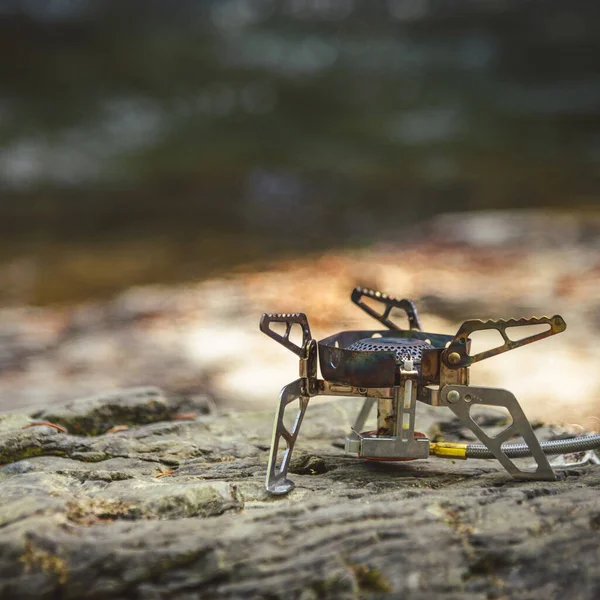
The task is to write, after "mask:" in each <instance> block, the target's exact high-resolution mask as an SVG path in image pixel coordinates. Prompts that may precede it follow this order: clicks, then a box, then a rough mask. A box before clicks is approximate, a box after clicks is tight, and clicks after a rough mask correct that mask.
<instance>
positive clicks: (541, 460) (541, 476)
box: [440, 385, 556, 481]
mask: <svg viewBox="0 0 600 600" xmlns="http://www.w3.org/2000/svg"><path fill="white" fill-rule="evenodd" d="M440 399H441V404H444V405H446V406H448V408H450V410H451V411H452V412H453V413H454V414H455V415H456V416H457V417H458V418H459V419H460V420H461V422H462V423H463V425H466V426H467V427H468V428H469V429H470V430H471V431H472V432H473V433H474V434H475V435H476V436H477V437H478V438H479V440H480V441H481V442H482V443H483V444H484V445H485V446H486V447H487V448H488V449H489V450H490V452H492V453H493V455H494V456H495V457H496V458H497V459H498V461H500V463H501V464H502V466H503V467H504V468H505V469H506V470H507V471H508V472H509V473H510V474H511V475H512V476H513V477H514V478H515V479H538V480H543V481H554V480H555V479H556V476H555V475H554V471H553V470H552V467H551V466H550V463H549V462H548V457H547V456H546V455H545V454H544V452H543V451H542V448H541V446H540V443H539V441H538V439H537V437H536V436H535V433H533V429H532V428H531V425H530V423H529V421H528V420H527V417H526V416H525V413H524V412H523V409H522V408H521V405H520V404H519V402H518V400H517V399H516V398H515V396H514V395H513V394H511V393H510V392H509V391H508V390H502V389H497V388H485V387H471V386H466V385H447V386H444V388H443V389H442V390H441V392H440ZM475 405H482V406H502V407H504V408H506V409H507V410H508V412H509V413H510V416H511V418H512V420H513V422H512V425H510V426H509V427H508V428H507V429H505V430H504V431H502V432H501V433H499V434H498V435H497V436H496V437H494V438H491V437H489V436H488V435H487V434H486V433H485V432H484V431H483V430H482V429H481V427H479V425H477V423H475V421H473V419H472V418H471V414H470V409H471V406H475ZM515 435H520V436H521V437H522V438H523V440H524V441H525V443H526V444H527V446H529V449H530V450H531V454H532V456H533V458H534V460H535V462H536V463H537V469H536V470H535V471H533V472H530V471H523V470H521V469H519V468H518V467H517V466H516V465H515V464H514V463H513V462H512V460H510V459H509V458H508V456H506V454H504V452H503V451H502V443H503V442H506V441H507V440H508V439H510V438H511V437H513V436H515Z"/></svg>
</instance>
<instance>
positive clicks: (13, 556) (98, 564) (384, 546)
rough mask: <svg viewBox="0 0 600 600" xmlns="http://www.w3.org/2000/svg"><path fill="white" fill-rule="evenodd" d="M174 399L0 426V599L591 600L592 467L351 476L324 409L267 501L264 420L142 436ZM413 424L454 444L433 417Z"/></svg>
mask: <svg viewBox="0 0 600 600" xmlns="http://www.w3.org/2000/svg"><path fill="white" fill-rule="evenodd" d="M102 399H104V400H102ZM179 402H181V400H180V399H179V400H178V399H170V398H168V397H166V396H165V395H164V394H162V393H161V392H160V391H159V390H153V391H152V393H148V394H146V393H141V392H140V390H139V389H137V390H133V391H127V390H122V391H120V392H119V393H118V394H116V395H115V394H109V395H102V396H99V397H95V398H91V399H87V400H82V401H77V402H75V403H72V404H71V405H69V406H64V407H53V408H52V414H50V413H45V414H44V415H43V416H44V420H47V421H51V420H50V418H49V417H50V416H53V417H55V418H56V420H59V421H60V423H61V424H62V425H63V426H64V427H65V428H66V429H67V430H68V431H69V432H68V433H63V432H62V431H60V430H59V429H56V428H55V427H52V426H50V425H38V426H32V427H26V428H25V429H23V427H24V426H27V425H29V424H31V423H32V422H36V421H37V420H38V419H39V418H40V417H41V416H42V415H39V414H37V415H35V416H33V415H32V417H28V416H26V415H3V416H2V419H1V420H0V452H2V457H3V458H2V461H3V462H5V463H7V464H5V465H4V466H3V467H2V468H1V469H0V489H1V492H2V503H1V505H0V597H2V598H15V599H18V598H53V599H54V598H73V599H75V598H89V599H103V598H123V599H125V598H151V599H152V598H177V599H182V600H183V599H188V598H189V599H191V598H214V597H219V598H286V599H287V598H298V599H302V600H308V599H317V598H332V599H333V598H381V597H396V598H416V599H426V598H435V597H444V598H446V599H448V598H450V599H452V598H468V599H487V598H523V599H529V598H531V599H534V598H540V597H547V598H558V597H567V598H590V599H592V598H597V597H599V595H600V568H599V567H598V562H599V558H600V498H599V495H598V488H599V487H600V468H599V467H598V466H586V467H576V468H573V467H572V468H569V469H567V470H565V471H563V472H562V474H561V477H560V479H559V480H558V481H556V482H553V483H548V482H516V481H513V480H512V479H511V478H510V477H509V476H508V475H507V474H506V473H504V472H503V471H502V470H501V469H500V468H499V467H498V466H497V465H496V464H495V463H494V462H493V461H459V462H457V463H453V462H452V461H442V460H436V459H432V460H430V461H415V462H409V463H397V464H393V463H368V462H362V461H360V460H358V459H356V458H352V457H348V456H346V455H344V453H343V450H342V449H341V448H340V445H341V443H342V439H343V436H344V434H345V432H346V430H347V429H348V428H349V426H350V423H351V422H352V420H353V418H354V415H355V413H356V411H357V410H358V407H359V404H358V402H357V400H337V401H332V402H330V403H325V404H315V405H313V406H310V407H309V410H308V413H307V416H306V419H305V422H304V424H303V428H302V431H301V434H300V438H299V443H298V446H297V450H298V453H297V455H296V457H295V459H294V461H293V463H292V468H291V470H292V471H293V473H294V474H293V475H292V477H293V479H294V480H295V481H296V484H297V487H296V489H295V490H294V491H293V492H292V493H291V494H289V495H288V496H287V497H278V498H273V497H269V496H267V495H266V493H265V491H264V487H263V485H264V474H265V465H266V459H267V448H268V443H269V438H270V430H271V423H272V414H271V411H268V412H251V413H237V412H231V413H227V414H220V415H218V414H215V413H207V414H198V416H196V418H195V419H193V420H187V419H186V420H164V421H159V422H149V421H153V420H154V419H155V417H157V416H161V418H162V417H165V418H166V419H169V418H171V419H172V418H173V415H175V414H177V413H176V412H174V411H176V410H179V408H178V407H179V406H180V404H178V403H179ZM142 406H147V410H145V409H143V408H142ZM121 409H122V410H121ZM125 414H126V415H127V416H126V417H123V415H125ZM98 415H101V417H99V416H98ZM111 415H113V416H114V419H115V422H114V423H113V422H111V418H112V417H111ZM89 419H91V421H89ZM136 419H139V421H140V422H139V424H136ZM99 422H101V423H102V426H101V427H99V428H98V427H97V426H96V423H99ZM123 422H126V423H127V424H128V429H122V430H119V431H116V432H115V433H100V434H99V435H90V434H93V433H96V432H97V431H107V430H110V429H111V427H109V426H114V425H118V424H120V423H123ZM486 422H487V423H489V424H491V425H494V421H493V418H492V416H489V415H488V416H486ZM89 423H92V425H89ZM418 423H419V428H420V429H422V430H423V431H427V432H428V433H430V435H435V434H437V435H439V432H440V431H442V432H445V433H444V435H446V436H449V437H450V436H451V435H454V436H455V437H456V436H458V435H459V434H460V435H462V434H463V433H464V432H463V433H461V432H459V431H457V428H456V424H455V423H454V422H453V421H452V416H451V414H450V413H449V412H446V411H445V410H444V409H432V408H430V407H426V406H419V421H418ZM76 427H78V428H79V429H78V430H77V432H78V433H81V434H85V435H74V431H72V430H74V429H75V428H76ZM538 431H540V433H541V434H542V435H547V434H548V433H549V430H548V429H543V430H542V429H540V430H538ZM448 432H453V433H452V434H450V433H448Z"/></svg>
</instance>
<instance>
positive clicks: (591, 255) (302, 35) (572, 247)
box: [0, 0, 600, 428]
mask: <svg viewBox="0 0 600 600" xmlns="http://www.w3.org/2000/svg"><path fill="white" fill-rule="evenodd" d="M598 17H600V5H598V3H597V2H596V1H595V0H580V1H578V2H569V1H567V0H528V1H523V0H484V1H477V2H476V1H474V0H452V1H450V0H387V1H383V0H217V1H211V0H197V1H191V0H178V2H176V3H173V2H167V1H166V0H143V1H142V0H94V1H93V2H92V1H90V0H47V1H46V2H38V1H37V0H0V84H1V85H0V304H1V305H2V306H3V307H4V308H3V309H2V310H1V311H0V410H8V409H13V408H18V407H21V408H23V407H31V406H34V405H36V406H37V405H39V404H45V403H48V402H55V401H63V400H65V399H70V398H73V397H76V396H77V395H81V394H87V393H92V392H94V391H100V390H101V389H104V388H107V387H114V386H118V385H133V384H147V383H156V384H158V385H162V386H164V387H166V388H168V389H169V390H172V391H176V392H180V393H186V394H200V393H202V394H208V395H211V396H212V397H214V399H215V400H216V401H217V403H220V404H222V405H224V406H229V405H230V406H236V407H246V406H248V407H256V406H271V405H272V404H274V402H275V396H274V395H273V394H276V392H277V389H278V388H279V387H281V386H282V385H283V384H284V383H286V382H287V380H286V377H287V378H288V379H291V378H293V377H294V376H295V371H296V367H297V365H296V363H295V361H294V357H293V356H292V355H291V354H289V355H288V354H286V352H285V350H283V349H282V348H279V347H274V348H272V346H276V345H275V343H274V342H272V341H270V340H268V339H267V338H264V339H263V338H261V337H260V336H259V334H258V333H257V332H256V329H257V323H258V317H259V314H260V313H261V312H263V311H278V312H282V311H286V310H290V311H292V310H293V311H299V310H302V311H304V312H307V313H308V314H309V318H310V319H311V323H313V329H314V330H315V332H316V333H321V332H323V333H327V334H329V333H333V332H334V331H336V330H338V329H341V328H342V327H346V326H358V325H360V326H363V325H364V326H366V327H370V326H371V325H373V323H374V322H373V323H370V322H369V321H368V318H367V317H365V318H364V319H363V318H362V317H361V315H360V314H358V312H359V311H358V309H355V310H353V309H352V307H351V306H349V301H348V295H349V293H350V290H351V289H352V287H354V285H356V284H366V285H373V286H380V287H384V288H385V289H386V291H388V292H389V293H392V294H394V295H398V296H412V297H413V298H414V299H415V300H417V301H419V304H420V306H421V307H422V312H424V321H425V328H426V329H429V330H430V331H431V330H435V328H437V330H439V331H444V332H449V333H453V332H454V331H455V330H456V328H457V326H458V325H459V324H460V322H461V320H462V319H465V318H474V317H476V318H489V317H492V318H500V317H510V316H524V315H531V314H554V313H556V312H559V311H560V312H562V314H563V316H564V317H565V319H566V320H567V322H568V324H569V330H568V331H567V332H566V333H565V334H563V335H562V336H560V337H559V338H554V339H552V340H548V341H544V342H542V343H540V344H535V345H533V346H532V347H531V348H528V349H521V350H518V351H516V352H514V353H509V354H507V355H505V357H502V358H501V357H498V358H496V359H494V360H493V361H486V362H485V365H486V366H485V367H484V364H483V363H482V366H481V369H482V371H481V376H480V378H479V379H478V380H477V381H478V382H479V383H482V384H485V383H487V384H495V385H502V387H508V388H509V389H511V390H513V391H515V392H517V393H521V395H525V396H526V398H522V400H523V401H524V404H526V405H527V404H528V403H529V405H530V407H531V410H532V411H533V413H534V415H533V416H536V417H538V418H546V419H565V420H567V421H574V420H577V421H578V422H582V423H584V424H585V426H586V427H588V428H590V427H591V428H593V427H595V423H596V422H599V423H600V420H598V417H600V399H597V398H600V375H598V374H597V373H596V371H597V370H598V369H597V366H598V361H600V354H599V353H598V350H597V349H596V347H595V345H594V344H593V339H594V335H597V334H598V330H599V329H600V308H599V302H598V301H599V300H600V283H599V280H600V211H599V199H600V171H599V170H598V161H599V159H600V126H599V125H600V64H599V62H600V61H599V59H598V57H599V56H600V34H598V28H597V23H598V22H599V21H598ZM365 319H366V321H365ZM488 362H489V365H490V366H489V367H487V364H488ZM492 363H494V364H493V365H492ZM486 369H487V370H486ZM557 372H560V373H563V372H564V373H566V374H564V375H560V376H559V375H558V374H557ZM288 374H289V377H288ZM550 407H551V408H550Z"/></svg>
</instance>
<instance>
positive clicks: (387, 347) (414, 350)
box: [348, 337, 433, 364]
mask: <svg viewBox="0 0 600 600" xmlns="http://www.w3.org/2000/svg"><path fill="white" fill-rule="evenodd" d="M432 348H433V345H432V344H430V343H429V342H426V341H424V340H415V339H407V338H386V337H381V338H365V339H362V340H358V342H354V344H352V345H351V346H348V350H361V351H363V352H393V353H394V354H395V355H396V361H397V362H399V363H403V362H404V361H405V360H412V361H413V363H415V364H420V363H421V358H422V357H423V350H430V349H432Z"/></svg>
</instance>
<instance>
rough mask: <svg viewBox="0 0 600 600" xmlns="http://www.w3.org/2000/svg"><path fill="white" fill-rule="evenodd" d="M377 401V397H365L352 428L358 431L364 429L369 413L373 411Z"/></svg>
mask: <svg viewBox="0 0 600 600" xmlns="http://www.w3.org/2000/svg"><path fill="white" fill-rule="evenodd" d="M375 402H377V398H365V401H364V403H363V405H362V408H361V409H360V412H359V413H358V416H357V417H356V421H355V422H354V426H353V427H352V429H353V430H354V431H356V433H360V432H361V431H363V429H364V427H365V423H366V422H367V419H368V418H369V414H370V413H371V410H372V409H373V406H374V405H375Z"/></svg>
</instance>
